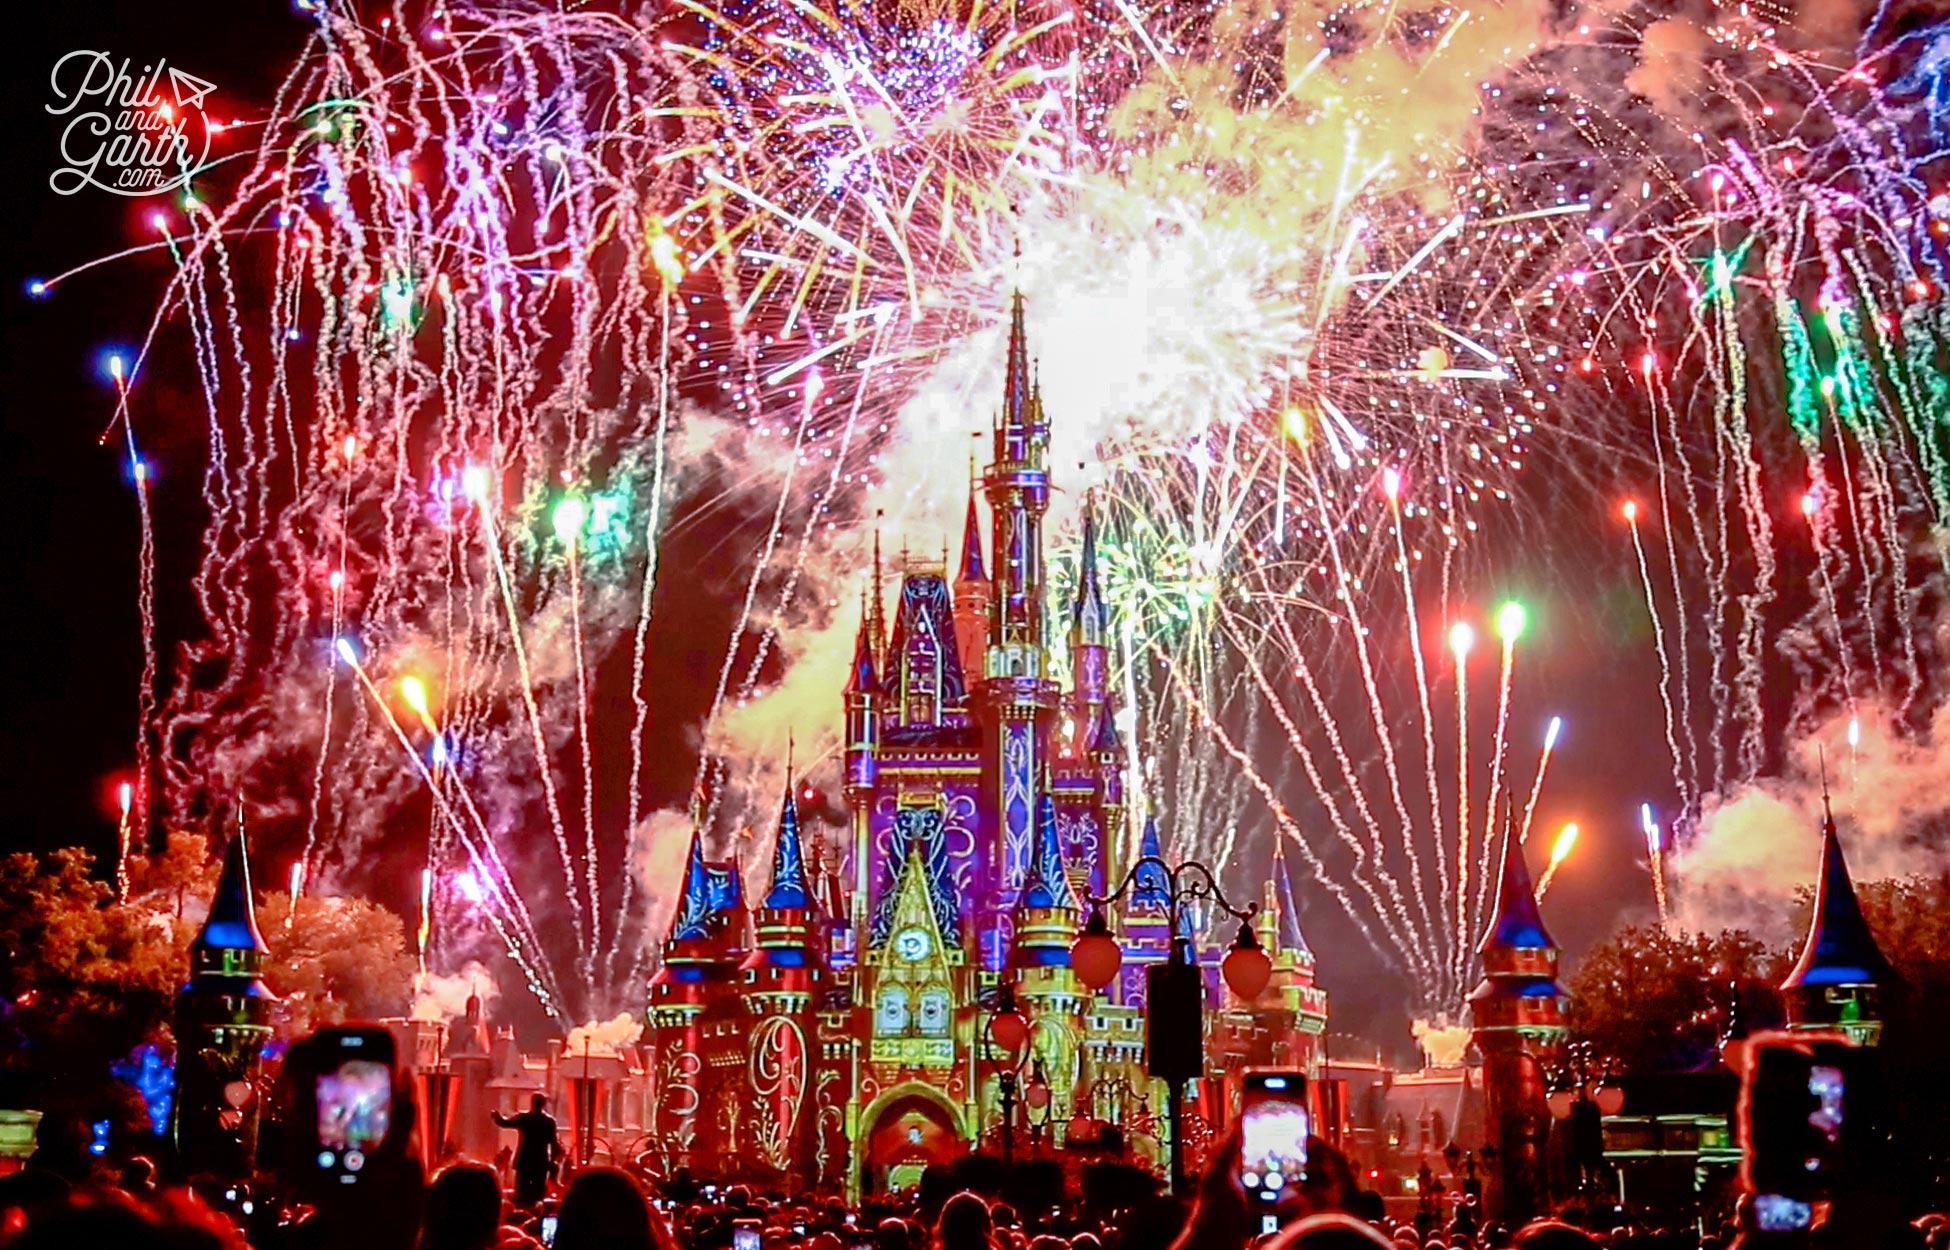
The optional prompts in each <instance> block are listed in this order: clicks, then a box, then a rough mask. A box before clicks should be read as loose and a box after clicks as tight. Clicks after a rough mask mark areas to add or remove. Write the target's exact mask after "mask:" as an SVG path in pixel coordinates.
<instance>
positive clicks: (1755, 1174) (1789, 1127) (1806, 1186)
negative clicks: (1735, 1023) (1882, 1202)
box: [1740, 1033, 1884, 1233]
mask: <svg viewBox="0 0 1950 1250" xmlns="http://www.w3.org/2000/svg"><path fill="white" fill-rule="evenodd" d="M1882 1106H1883V1100H1882V1091H1881V1088H1880V1084H1879V1081H1878V1071H1877V1068H1876V1066H1875V1063H1874V1057H1873V1056H1872V1055H1870V1054H1869V1053H1867V1052H1865V1051H1863V1050H1861V1049H1860V1048H1859V1047H1856V1046H1854V1045H1852V1044H1851V1043H1850V1042H1849V1041H1848V1040H1847V1039H1846V1038H1844V1037H1842V1036H1841V1035H1840V1034H1830V1033H1764V1034H1761V1035H1759V1036H1757V1037H1755V1038H1754V1039H1752V1042H1751V1043H1750V1045H1749V1049H1748V1059H1747V1072H1746V1077H1745V1080H1744V1081H1743V1082H1742V1085H1741V1091H1740V1128H1741V1143H1742V1156H1741V1181H1742V1182H1743V1185H1744V1187H1745V1188H1746V1190H1747V1192H1748V1193H1750V1194H1752V1195H1753V1216H1754V1224H1755V1227H1756V1228H1757V1229H1758V1230H1759V1231H1761V1232H1769V1233H1786V1232H1798V1231H1801V1230H1804V1229H1807V1228H1808V1227H1809V1226H1810V1225H1811V1224H1812V1222H1813V1220H1814V1213H1815V1206H1816V1204H1817V1203H1822V1202H1826V1201H1828V1200H1829V1199H1831V1198H1834V1197H1836V1196H1837V1195H1838V1194H1843V1193H1846V1192H1848V1191H1849V1190H1851V1189H1854V1188H1857V1187H1859V1186H1860V1185H1861V1184H1862V1183H1863V1181H1864V1180H1865V1179H1867V1178H1869V1177H1871V1176H1872V1174H1873V1171H1874V1169H1875V1167H1876V1162H1875V1155H1876V1152H1877V1146H1878V1143H1879V1142H1880V1141H1881V1139H1882V1133H1883V1129H1884V1126H1883V1125H1882V1123H1881V1120H1882Z"/></svg>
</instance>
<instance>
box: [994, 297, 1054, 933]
mask: <svg viewBox="0 0 1950 1250" xmlns="http://www.w3.org/2000/svg"><path fill="white" fill-rule="evenodd" d="M1048 449H1049V425H1048V423H1047V422H1046V421H1045V420H1044V417H1043V401H1042V396H1041V394H1040V393H1039V392H1038V391H1037V390H1035V389H1034V387H1033V386H1032V384H1031V381H1030V376H1029V347H1028V342H1027V338H1026V336H1025V333H1024V330H1023V306H1022V293H1021V292H1017V293H1016V294H1015V296H1014V297H1013V299H1012V301H1011V305H1010V318H1009V358H1008V377H1007V381H1006V383H1005V386H1004V389H1003V396H1002V411H1001V413H1000V414H999V415H998V416H997V418H996V422H995V440H994V460H993V462H992V463H990V465H989V466H988V471H987V472H986V473H985V474H984V475H983V478H982V488H983V491H984V493H986V494H987V495H988V500H989V516H990V520H991V523H992V525H993V528H994V533H995V540H994V543H993V550H992V552H991V558H992V559H993V561H994V568H993V582H994V592H993V598H992V601H991V603H992V607H991V616H990V621H989V639H988V651H987V654H986V656H985V657H984V660H983V665H982V679H981V681H980V682H979V683H977V685H976V690H975V694H976V700H975V702H976V706H977V709H978V711H979V712H980V714H981V717H982V722H983V730H984V733H985V735H986V737H987V746H988V750H987V751H986V753H985V756H986V758H985V759H984V761H983V763H984V773H985V785H986V787H987V789H988V791H989V793H990V795H991V802H992V803H993V805H994V810H995V812H996V819H995V821H994V827H993V828H992V829H991V830H989V831H988V833H989V837H990V847H989V853H988V854H987V855H986V856H985V859H986V861H987V862H988V864H989V865H991V870H992V873H993V877H992V880H991V881H990V882H989V883H988V885H989V890H988V893H989V894H990V895H991V897H990V899H989V902H988V906H987V907H986V908H985V911H986V912H987V913H988V914H987V915H986V916H985V917H984V920H985V922H995V923H1001V922H1003V921H1004V920H1005V918H1006V917H1007V916H1008V914H1009V913H1010V911H1011V910H1012V909H1013V907H1014V904H1015V900H1016V896H1017V895H1018V894H1019V893H1020V892H1021V891H1022V887H1023V882H1024V880H1025V878H1027V876H1028V874H1029V858H1030V843H1031V842H1032V841H1033V840H1034V833H1035V830H1034V827H1033V826H1034V823H1035V803H1036V793H1035V792H1036V779H1037V778H1038V777H1039V776H1041V775H1042V772H1043V765H1044V762H1045V761H1046V760H1047V759H1048V758H1049V730H1050V722H1051V720H1052V718H1053V716H1054V713H1055V711H1056V707H1057V702H1058V692H1057V689H1056V684H1055V682H1053V681H1051V680H1050V679H1049V676H1048V673H1049V660H1048V655H1047V653H1046V651H1045V648H1044V640H1043V616H1044V609H1045V605H1044V594H1043V588H1044V577H1043V514H1044V513H1045V512H1047V511H1048V510H1049V471H1048V468H1047V466H1046V465H1045V463H1044V460H1045V456H1046V454H1047V452H1048Z"/></svg>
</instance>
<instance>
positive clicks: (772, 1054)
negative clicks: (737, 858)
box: [739, 765, 827, 1189]
mask: <svg viewBox="0 0 1950 1250" xmlns="http://www.w3.org/2000/svg"><path fill="white" fill-rule="evenodd" d="M787 772H788V775H787V778H786V785H785V798H784V800H783V801H782V802H781V803H780V805H779V831H778V838H777V840H776V841H775V842H774V843H773V848H772V879H771V883H770V885H769V886H768V887H767V889H766V891H765V897H764V898H763V900H762V901H761V903H760V906H759V910H758V919H757V938H756V941H755V942H754V948H753V950H752V953H751V954H750V955H748V956H746V957H745V962H744V965H743V969H742V971H743V972H744V982H743V984H742V985H741V987H740V989H741V993H740V995H739V999H740V1001H741V1003H742V1004H743V1006H744V1008H745V1010H746V1012H747V1013H748V1015H749V1017H750V1020H749V1031H748V1032H747V1034H746V1040H747V1044H746V1045H745V1046H744V1047H743V1048H742V1050H743V1054H744V1056H745V1079H746V1085H747V1086H748V1088H749V1092H750V1097H751V1103H750V1105H751V1107H752V1110H753V1116H752V1130H751V1140H750V1142H749V1146H750V1147H751V1149H752V1153H753V1155H754V1156H755V1157H756V1158H757V1159H758V1160H760V1161H761V1162H763V1163H764V1164H765V1165H766V1166H767V1167H769V1168H771V1169H773V1170H774V1171H776V1172H778V1173H780V1174H782V1175H783V1176H785V1177H786V1178H787V1179H788V1187H789V1188H792V1189H799V1188H803V1187H804V1186H805V1185H807V1184H809V1183H810V1182H811V1181H813V1180H814V1179H815V1176H814V1170H815V1169H814V1165H813V1161H812V1157H811V1156H812V1147H813V1135H814V1128H815V1126H814V1123H813V1120H814V1116H813V1114H812V1113H811V1111H810V1110H809V1108H808V1106H807V1102H808V1094H809V1093H810V1091H811V1089H812V1085H813V1081H812V1076H813V1066H814V1062H815V1058H816V1055H815V1051H816V1044H815V1026H814V1022H813V1016H812V1012H813V1006H814V1000H815V998H816V996H817V995H818V994H819V993H821V992H822V991H823V990H824V988H825V983H826V980H827V971H826V967H825V963H826V961H825V950H824V945H825V943H824V940H823V937H822V935H821V934H820V932H819V917H818V915H817V913H816V911H815V908H814V906H813V890H812V881H811V878H810V877H809V876H808V871H807V864H806V857H805V854H804V849H803V847H802V846H801V843H800V838H799V809H798V805H797V804H796V803H795V802H794V801H793V795H792V786H793V780H792V778H791V776H790V766H789V765H788V769H787Z"/></svg>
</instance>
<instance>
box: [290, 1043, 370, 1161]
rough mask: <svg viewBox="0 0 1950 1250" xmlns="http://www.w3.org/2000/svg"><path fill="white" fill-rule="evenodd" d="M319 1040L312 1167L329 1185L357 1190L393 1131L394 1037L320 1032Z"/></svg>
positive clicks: (313, 1086)
mask: <svg viewBox="0 0 1950 1250" xmlns="http://www.w3.org/2000/svg"><path fill="white" fill-rule="evenodd" d="M316 1041H317V1043H318V1047H319V1048H318V1051H317V1054H316V1060H315V1062H316V1067H315V1069H314V1070H313V1072H312V1076H311V1082H310V1084H311V1096H312V1107H311V1110H312V1112H313V1115H314V1124H313V1130H312V1137H313V1140H312V1146H311V1149H312V1151H313V1162H314V1163H315V1165H316V1167H317V1169H318V1173H319V1178H320V1179H321V1180H322V1181H324V1183H325V1184H327V1185H328V1186H333V1187H334V1188H336V1186H338V1185H355V1184H357V1183H358V1182H359V1178H360V1175H361V1174H362V1173H364V1172H366V1171H367V1170H369V1169H370V1168H371V1167H372V1166H373V1165H374V1161H375V1160H376V1158H377V1157H378V1154H379V1152H380V1150H381V1148H382V1147H383V1146H384V1145H385V1142H386V1137H387V1134H388V1133H389V1132H390V1131H391V1130H392V1127H393V1053H392V1051H393V1047H392V1038H391V1037H389V1036H387V1035H386V1034H385V1033H383V1032H379V1031H377V1030H369V1029H321V1030H320V1031H319V1033H318V1035H317V1038H316ZM300 1088H302V1086H301V1087H300ZM335 1182H336V1184H335Z"/></svg>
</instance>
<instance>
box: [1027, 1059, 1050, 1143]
mask: <svg viewBox="0 0 1950 1250" xmlns="http://www.w3.org/2000/svg"><path fill="white" fill-rule="evenodd" d="M1022 1105H1023V1106H1025V1107H1027V1108H1028V1109H1029V1153H1030V1154H1032V1155H1039V1154H1041V1153H1042V1152H1043V1130H1044V1129H1045V1128H1048V1127H1049V1117H1050V1088H1049V1077H1048V1075H1047V1074H1045V1073H1044V1071H1043V1061H1042V1060H1041V1059H1040V1058H1033V1057H1032V1058H1031V1060H1030V1065H1029V1080H1028V1081H1027V1082H1026V1083H1025V1086H1024V1089H1023V1094H1022Z"/></svg>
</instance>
